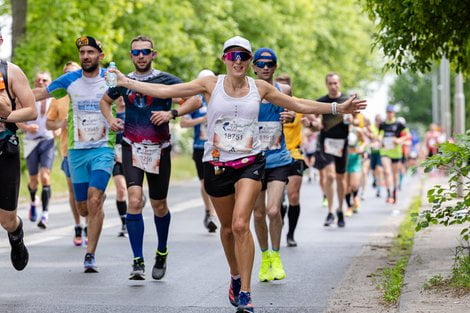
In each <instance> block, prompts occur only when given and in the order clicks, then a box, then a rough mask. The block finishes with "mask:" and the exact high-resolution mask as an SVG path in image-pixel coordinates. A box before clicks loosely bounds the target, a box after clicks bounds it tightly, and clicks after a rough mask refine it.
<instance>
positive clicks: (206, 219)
mask: <svg viewBox="0 0 470 313" xmlns="http://www.w3.org/2000/svg"><path fill="white" fill-rule="evenodd" d="M210 217H211V215H210V214H209V211H206V214H205V215H204V221H203V223H204V227H205V228H208V227H207V225H208V224H209V218H210Z"/></svg>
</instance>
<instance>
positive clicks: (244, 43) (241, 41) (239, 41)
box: [223, 36, 253, 53]
mask: <svg viewBox="0 0 470 313" xmlns="http://www.w3.org/2000/svg"><path fill="white" fill-rule="evenodd" d="M231 47H241V48H243V49H245V50H248V51H249V52H250V53H253V52H252V51H251V44H250V42H249V41H248V39H245V38H243V37H240V36H235V37H232V38H230V39H229V40H227V41H226V42H224V51H223V52H224V53H225V51H227V50H228V48H231Z"/></svg>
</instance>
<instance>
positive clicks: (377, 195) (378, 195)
mask: <svg viewBox="0 0 470 313" xmlns="http://www.w3.org/2000/svg"><path fill="white" fill-rule="evenodd" d="M375 196H376V197H377V198H380V190H379V189H377V193H376V194H375Z"/></svg>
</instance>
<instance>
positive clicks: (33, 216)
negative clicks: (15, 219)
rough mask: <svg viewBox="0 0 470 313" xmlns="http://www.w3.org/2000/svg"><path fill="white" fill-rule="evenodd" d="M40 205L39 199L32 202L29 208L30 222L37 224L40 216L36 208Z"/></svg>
mask: <svg viewBox="0 0 470 313" xmlns="http://www.w3.org/2000/svg"><path fill="white" fill-rule="evenodd" d="M38 205H39V201H38V198H37V197H36V199H35V200H34V201H33V202H31V205H30V206H29V220H30V221H31V222H36V221H37V219H38V214H37V212H36V208H37V206H38Z"/></svg>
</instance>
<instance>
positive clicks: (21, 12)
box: [11, 0, 28, 60]
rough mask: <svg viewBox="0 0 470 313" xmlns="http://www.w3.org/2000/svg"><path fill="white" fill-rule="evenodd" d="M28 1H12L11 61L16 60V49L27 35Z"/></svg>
mask: <svg viewBox="0 0 470 313" xmlns="http://www.w3.org/2000/svg"><path fill="white" fill-rule="evenodd" d="M27 4H28V0H11V13H12V19H13V21H12V27H11V37H12V43H11V59H12V60H13V59H14V56H15V49H16V47H17V46H18V43H20V41H21V39H22V38H23V36H24V35H25V33H26V11H27Z"/></svg>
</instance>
